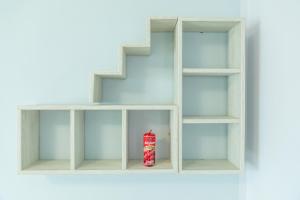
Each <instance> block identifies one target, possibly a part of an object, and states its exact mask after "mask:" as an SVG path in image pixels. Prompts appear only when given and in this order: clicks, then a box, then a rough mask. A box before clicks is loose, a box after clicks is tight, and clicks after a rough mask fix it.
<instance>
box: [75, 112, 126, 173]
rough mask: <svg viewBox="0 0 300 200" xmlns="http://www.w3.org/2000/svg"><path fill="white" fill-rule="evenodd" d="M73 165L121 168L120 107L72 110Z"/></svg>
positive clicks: (109, 168) (93, 167) (89, 167)
mask: <svg viewBox="0 0 300 200" xmlns="http://www.w3.org/2000/svg"><path fill="white" fill-rule="evenodd" d="M74 144H75V145H74V152H75V153H74V168H75V169H77V170H121V169H122V167H121V166H122V111H120V110H80V111H79V110H75V111H74Z"/></svg>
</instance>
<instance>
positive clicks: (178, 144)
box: [18, 17, 245, 174]
mask: <svg viewBox="0 0 300 200" xmlns="http://www.w3.org/2000/svg"><path fill="white" fill-rule="evenodd" d="M153 32H173V34H174V49H173V53H174V63H173V65H174V70H173V73H174V74H173V81H174V86H173V87H174V88H173V90H174V91H173V102H171V103H169V104H142V103H141V104H136V103H135V104H125V105H124V104H117V105H116V104H104V103H103V102H102V93H103V91H102V89H103V88H102V83H103V80H104V79H121V80H123V79H126V77H127V73H126V57H127V56H132V55H136V56H147V55H150V53H151V33H153ZM184 32H198V33H199V32H208V33H210V32H215V33H223V32H226V33H227V34H228V49H227V51H228V52H227V53H228V63H227V65H226V66H223V65H207V66H206V65H205V66H202V65H199V66H193V65H186V64H185V63H183V33H184ZM183 77H185V78H203V77H204V78H207V77H226V78H227V81H228V82H227V83H228V87H227V92H228V99H227V103H228V104H227V113H225V115H217V116H212V115H194V116H192V115H186V113H183ZM193 87H195V88H197V87H196V86H193ZM90 103H91V104H87V105H72V104H68V105H32V106H20V107H19V108H18V114H19V144H18V147H19V149H18V157H19V165H18V171H19V172H20V173H21V174H121V173H122V174H123V173H178V172H179V173H193V174H239V173H242V172H243V169H244V149H245V144H244V143H245V142H244V141H245V24H244V20H243V19H241V18H182V17H151V18H149V20H148V23H147V26H146V39H145V41H144V42H142V43H129V44H123V45H122V46H121V47H120V49H119V57H118V64H117V68H116V70H111V71H96V72H93V73H92V76H91V92H90ZM136 110H140V111H169V112H170V129H171V132H172V136H173V137H172V139H171V141H170V142H171V148H172V149H171V153H170V159H164V160H158V161H157V165H156V166H155V167H153V168H145V167H143V166H142V165H141V164H139V162H140V161H139V160H134V159H129V155H128V134H129V133H128V126H129V124H128V113H129V112H131V111H136ZM41 111H64V112H68V114H69V117H70V131H69V133H68V134H69V135H70V140H69V142H70V156H69V157H68V158H67V159H57V160H56V159H54V160H40V159H39V151H40V149H39V148H40V147H39V139H38V135H39V132H40V127H39V125H40V123H39V120H40V117H39V113H40V112H41ZM86 111H119V112H120V115H121V118H122V120H121V122H120V123H121V129H122V130H121V132H122V133H121V136H120V137H121V138H120V140H121V143H122V147H121V156H120V158H119V159H102V160H101V159H100V160H86V159H84V155H83V154H84V153H83V152H84V150H83V149H82V148H83V146H82V141H83V139H82V137H83V135H84V133H83V132H84V131H83V126H84V120H83V116H84V113H85V112H86ZM207 124H210V125H220V124H223V125H224V124H225V125H226V126H228V127H230V128H228V129H227V134H228V141H232V145H235V146H233V147H234V148H233V149H229V150H228V151H232V152H234V153H229V155H228V158H227V159H219V160H218V159H213V158H212V159H196V160H188V159H185V158H184V157H183V153H182V152H183V146H182V140H183V136H184V134H185V133H184V132H183V126H201V125H207ZM232 127H234V128H232ZM199 134H202V133H201V132H199ZM229 148H231V147H229Z"/></svg>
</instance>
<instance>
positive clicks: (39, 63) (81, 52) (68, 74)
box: [0, 0, 279, 200]
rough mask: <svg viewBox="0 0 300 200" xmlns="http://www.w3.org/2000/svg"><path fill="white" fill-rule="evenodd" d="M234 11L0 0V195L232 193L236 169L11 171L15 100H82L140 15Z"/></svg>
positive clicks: (156, 3)
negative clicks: (215, 172)
mask: <svg viewBox="0 0 300 200" xmlns="http://www.w3.org/2000/svg"><path fill="white" fill-rule="evenodd" d="M239 14H240V3H239V0H223V1H220V0H219V1H218V0H210V1H207V0H180V1H172V0H165V1H160V0H151V1H141V0H127V1H121V0H120V1H117V0H110V1H96V0H94V1H93V0H87V1H71V0H65V1H60V0H40V1H38V0H36V1H34V0H27V1H21V0H10V1H0V77H1V78H0V91H1V97H0V121H1V126H0V158H1V162H0V199H1V200H17V199H24V200H29V199H30V200H37V199H43V200H47V199H49V200H50V199H57V200H60V199H61V200H62V199H74V200H79V199H86V200H88V199H124V200H126V199H138V198H143V199H153V198H155V199H174V200H176V199H184V198H186V197H187V195H188V197H189V198H190V199H197V198H200V197H201V198H202V199H209V200H219V199H222V200H237V199H238V195H239V185H238V183H239V180H238V177H237V176H188V175H163V176H162V175H151V176H149V175H124V176H113V175H112V176H109V175H108V176H29V175H28V176H19V175H17V174H16V166H17V159H16V154H17V153H16V150H17V144H16V141H17V140H16V135H17V126H16V125H17V122H16V121H17V118H16V106H17V105H20V104H38V103H87V102H88V96H89V87H90V85H89V84H90V80H89V79H90V73H91V71H93V70H97V69H104V68H109V67H112V68H113V67H114V66H116V63H117V59H116V58H117V53H118V47H119V45H120V44H121V43H126V42H139V41H143V40H144V38H145V25H146V19H147V17H148V16H205V17H206V16H207V17H208V16H214V17H216V16H222V17H223V16H225V17H226V16H239ZM278 84H279V83H278ZM273 103H275V101H273ZM151 193H153V194H151Z"/></svg>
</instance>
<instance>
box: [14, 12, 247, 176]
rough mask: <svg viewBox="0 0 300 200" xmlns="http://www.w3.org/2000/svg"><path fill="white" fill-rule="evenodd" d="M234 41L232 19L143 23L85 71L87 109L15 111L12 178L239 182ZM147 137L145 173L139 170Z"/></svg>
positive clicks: (240, 41) (240, 40) (237, 45)
mask: <svg viewBox="0 0 300 200" xmlns="http://www.w3.org/2000/svg"><path fill="white" fill-rule="evenodd" d="M244 37H245V36H244V22H243V20H242V19H239V18H238V19H210V18H209V19H207V18H202V19H197V18H178V17H152V18H150V19H149V21H148V23H147V29H146V40H145V42H142V43H130V44H123V45H122V46H121V47H120V51H119V52H120V54H119V55H120V56H119V58H118V65H117V67H116V69H115V70H111V71H96V72H93V74H92V79H91V80H92V81H91V104H89V105H72V104H70V105H32V106H20V107H19V116H20V121H19V133H20V134H19V161H20V163H19V171H20V173H22V174H112V173H178V172H179V173H196V174H233V173H234V174H238V173H240V172H241V171H243V168H244V138H245V136H244V135H245V57H244V56H245V52H244V49H245V47H244V39H245V38H244ZM148 129H152V130H153V131H154V132H155V133H156V134H157V139H158V142H157V152H156V153H157V154H156V155H157V161H156V165H155V166H154V167H144V166H143V162H142V161H143V154H142V152H143V147H142V136H143V133H144V132H146V131H148Z"/></svg>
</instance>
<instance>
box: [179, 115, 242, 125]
mask: <svg viewBox="0 0 300 200" xmlns="http://www.w3.org/2000/svg"><path fill="white" fill-rule="evenodd" d="M239 122H240V120H239V118H236V117H231V116H184V117H183V124H231V123H239Z"/></svg>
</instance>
